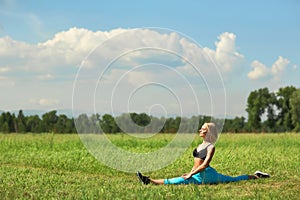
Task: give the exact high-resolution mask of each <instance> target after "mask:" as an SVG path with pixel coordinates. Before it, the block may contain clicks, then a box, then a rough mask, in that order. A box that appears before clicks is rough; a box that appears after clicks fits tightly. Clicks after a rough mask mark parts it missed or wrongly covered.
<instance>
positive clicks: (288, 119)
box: [276, 86, 296, 131]
mask: <svg viewBox="0 0 300 200" xmlns="http://www.w3.org/2000/svg"><path fill="white" fill-rule="evenodd" d="M295 91H296V88H295V87H293V86H288V87H284V88H279V90H278V92H277V98H278V100H277V108H278V111H279V113H278V116H277V123H276V124H277V127H278V130H279V131H291V130H292V129H293V128H294V125H293V123H292V116H291V106H290V98H291V96H292V94H293V93H294V92H295Z"/></svg>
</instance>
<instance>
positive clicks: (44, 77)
mask: <svg viewBox="0 0 300 200" xmlns="http://www.w3.org/2000/svg"><path fill="white" fill-rule="evenodd" d="M37 78H38V79H39V80H44V81H47V80H52V79H54V76H53V75H52V74H43V75H39V76H37Z"/></svg>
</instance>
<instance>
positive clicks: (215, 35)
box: [0, 0, 300, 116]
mask: <svg viewBox="0 0 300 200" xmlns="http://www.w3.org/2000/svg"><path fill="white" fill-rule="evenodd" d="M299 9H300V3H299V2H298V1H296V0H286V1H279V0H277V1H276V0H273V1H256V0H255V1H202V0H199V1H196V0H189V1H144V2H142V1H75V2H74V1H37V0H35V1H34V0H28V1H17V0H2V1H0V48H1V49H2V50H0V58H1V61H0V82H2V83H0V92H1V93H2V94H5V96H3V95H1V96H3V97H1V99H0V105H1V108H0V110H18V109H36V110H50V109H71V108H72V103H71V102H72V87H73V83H74V79H75V75H76V73H77V70H78V66H79V65H80V63H81V61H82V60H83V59H84V58H85V57H86V56H87V54H88V53H89V51H91V50H92V49H93V48H95V46H93V45H92V43H93V42H91V41H90V40H88V38H94V40H93V41H97V42H98V43H101V42H103V41H104V40H105V38H103V37H104V36H103V35H104V32H110V35H113V34H112V32H113V31H116V30H131V29H134V28H141V27H162V28H168V29H172V30H174V31H177V32H179V33H182V34H184V35H186V36H188V37H190V38H192V39H193V41H196V42H197V43H198V44H199V45H200V47H199V48H200V49H201V48H207V49H209V50H210V51H209V50H208V51H207V52H210V53H211V56H213V57H215V59H216V60H215V61H216V62H217V64H219V65H222V64H224V66H225V65H229V64H230V65H232V67H231V68H230V72H228V70H227V71H226V70H225V71H226V72H225V71H221V72H222V75H223V78H224V85H225V89H226V103H227V108H226V114H228V115H230V116H232V115H233V116H235V115H238V116H241V115H243V116H245V115H246V113H245V106H246V100H247V96H248V94H249V93H250V91H252V90H255V89H258V88H262V87H269V88H270V90H271V91H276V90H277V89H278V88H279V87H283V86H287V85H294V86H296V87H299V75H300V71H299V70H300V69H299V67H300V58H299V55H300V48H299V44H300V39H299V35H300V26H299V25H298V24H299V21H300V12H299ZM97 32H99V34H96V33H97ZM60 33H65V36H64V35H63V34H60ZM87 35H88V36H87ZM55 36H57V37H56V40H55ZM84 36H86V37H85V41H86V42H85V44H89V45H84V44H81V45H77V46H76V48H75V46H74V44H73V43H72V42H74V41H70V38H71V37H74V38H75V39H74V40H76V39H78V40H79V39H80V38H81V37H84ZM99 37H102V38H101V39H99ZM106 39H107V38H106ZM47 41H48V43H47ZM49 41H50V42H49ZM51 41H52V42H51ZM57 41H59V42H57ZM191 42H192V41H191ZM218 42H219V44H220V45H219V48H220V49H221V50H222V51H223V50H224V49H225V50H226V51H227V50H228V49H229V48H230V49H229V50H228V51H232V52H231V53H234V54H235V55H236V57H234V59H235V60H234V62H233V61H232V57H230V58H229V57H220V55H218V54H217V45H216V43H218ZM39 44H43V45H40V46H39ZM58 44H60V45H61V44H63V48H62V47H61V46H59V48H61V49H59V50H60V51H59V52H60V53H61V54H59V52H58V51H57V52H54V50H53V49H51V48H55V49H58V46H55V45H58ZM112 44H113V43H112ZM68 45H69V46H68ZM226 45H227V46H226ZM228 45H229V46H228ZM230 45H231V46H230ZM41 46H42V47H41ZM39 48H44V49H43V52H41V51H39ZM83 48H84V49H83ZM232 48H233V49H232ZM72 49H73V50H74V49H75V50H74V51H75V53H74V54H72V53H73V52H71V51H72ZM19 51H20V52H19ZM22 51H23V52H22ZM16 52H18V53H16ZM30 52H31V53H32V54H30ZM53 52H54V53H53ZM33 54H35V55H36V57H34V56H33ZM62 54H64V55H65V56H62ZM72 56H74V59H73V60H74V62H72V61H70V60H68V59H72V58H73V57H72ZM75 58H76V59H75ZM222 59H225V60H222ZM226 59H231V60H226ZM60 61H61V62H60ZM140 64H142V63H140ZM220 67H221V68H222V66H220ZM156 80H158V79H156ZM189 80H190V79H189ZM58 88H59V89H58ZM211 89H212V90H214V89H215V88H211ZM149 92H151V91H149ZM178 92H179V91H178ZM216 95H218V94H216ZM199 98H201V94H199ZM215 98H217V97H215ZM167 99H168V98H166V99H165V100H167ZM221 99H222V98H221ZM140 101H143V100H142V99H140ZM163 101H164V100H162V102H163ZM86 103H87V102H85V104H86ZM120 103H121V102H120ZM148 103H154V104H155V105H156V104H159V102H148ZM184 103H185V102H184V101H183V104H184ZM162 104H164V103H162ZM162 104H161V105H162ZM216 104H218V103H216ZM221 104H222V103H221ZM140 106H141V107H139V108H135V109H137V111H143V105H140ZM150 107H151V106H150ZM215 107H218V106H217V105H215ZM147 108H149V105H148V107H147ZM82 109H84V108H83V107H82ZM99 109H100V110H99V111H101V108H99ZM145 109H146V108H145ZM187 110H188V108H187ZM191 110H192V109H191ZM105 111H108V110H105ZM120 112H122V110H120ZM170 112H171V111H170ZM203 112H204V113H209V110H204V111H203ZM215 113H216V114H221V115H222V114H223V109H220V110H218V109H217V110H216V111H215ZM185 114H186V115H188V114H194V113H189V112H188V111H187V112H186V113H185Z"/></svg>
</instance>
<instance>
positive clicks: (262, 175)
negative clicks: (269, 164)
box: [254, 171, 271, 178]
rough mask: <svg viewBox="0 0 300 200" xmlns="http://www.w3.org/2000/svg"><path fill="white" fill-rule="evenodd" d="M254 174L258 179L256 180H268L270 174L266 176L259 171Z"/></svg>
mask: <svg viewBox="0 0 300 200" xmlns="http://www.w3.org/2000/svg"><path fill="white" fill-rule="evenodd" d="M254 174H255V175H256V176H257V177H258V178H270V177H271V176H270V174H267V173H265V172H261V171H256V172H254Z"/></svg>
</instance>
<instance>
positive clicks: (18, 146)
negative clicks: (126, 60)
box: [0, 134, 300, 199]
mask: <svg viewBox="0 0 300 200" xmlns="http://www.w3.org/2000/svg"><path fill="white" fill-rule="evenodd" d="M172 137H173V136H172V135H170V134H160V135H156V136H155V137H153V139H150V140H149V141H147V142H146V143H145V141H140V142H139V141H136V140H134V139H132V138H130V137H127V136H124V135H114V136H111V137H110V139H111V141H112V142H113V143H115V144H117V145H119V146H120V147H122V148H123V147H124V148H125V147H126V149H127V150H130V149H131V150H132V151H135V150H136V149H137V151H139V150H140V149H139V148H137V146H138V147H139V146H140V147H144V148H147V149H150V150H151V149H157V148H160V147H162V146H164V145H166V144H167V143H168V141H170V140H171V139H172ZM200 141H201V140H200V139H196V140H195V141H194V142H193V143H192V144H191V146H190V148H189V150H188V151H186V152H185V154H184V155H183V156H182V157H181V158H180V159H178V160H176V161H175V162H174V163H172V164H171V165H170V166H168V167H165V168H163V169H160V170H158V171H154V172H150V173H147V175H150V176H151V177H153V178H171V177H174V176H180V175H182V174H183V173H185V172H188V171H189V170H190V169H191V167H192V164H193V157H192V150H193V148H194V147H195V146H197V144H198V143H199V142H200ZM149 164H151V163H149ZM211 166H212V167H214V168H215V169H216V170H217V171H219V172H220V173H224V174H227V175H232V176H234V175H240V174H252V173H253V172H254V171H256V170H262V171H266V172H268V173H270V174H271V175H272V177H271V178H270V179H259V180H251V181H242V182H238V183H228V184H218V185H168V186H156V185H147V186H146V185H141V184H140V183H139V182H138V180H137V178H136V175H135V174H133V173H125V172H120V171H116V170H114V169H111V168H109V167H106V166H105V165H103V164H101V163H100V162H99V161H98V160H96V159H95V158H94V157H93V156H92V155H91V154H89V152H88V150H87V149H86V148H85V146H84V145H83V144H82V142H81V140H80V138H79V136H78V135H76V134H73V135H67V134H62V135H60V134H55V135H52V134H24V135H22V134H0V199H299V196H300V195H299V194H300V193H299V191H300V134H222V135H221V137H220V139H219V141H218V143H217V144H216V153H215V156H214V159H213V161H212V162H211Z"/></svg>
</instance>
